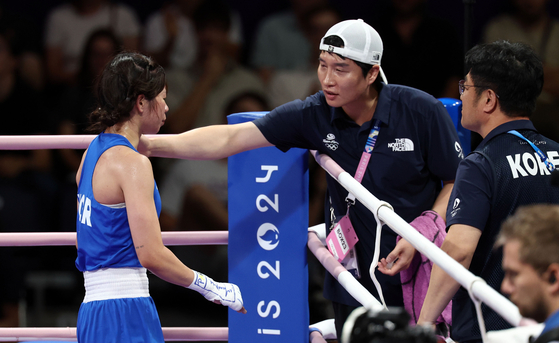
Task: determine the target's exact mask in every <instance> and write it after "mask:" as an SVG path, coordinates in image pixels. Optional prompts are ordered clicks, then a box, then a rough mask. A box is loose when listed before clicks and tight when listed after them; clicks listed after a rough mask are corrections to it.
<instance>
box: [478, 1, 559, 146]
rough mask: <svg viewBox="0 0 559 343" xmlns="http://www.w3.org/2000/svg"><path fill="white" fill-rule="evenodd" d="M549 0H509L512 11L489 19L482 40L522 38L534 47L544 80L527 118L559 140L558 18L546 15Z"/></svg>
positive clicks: (540, 129)
mask: <svg viewBox="0 0 559 343" xmlns="http://www.w3.org/2000/svg"><path fill="white" fill-rule="evenodd" d="M549 2H550V1H549V0H510V3H511V5H512V6H511V9H512V11H511V12H509V13H505V14H502V15H500V16H498V17H497V18H495V19H493V20H492V21H490V22H489V24H488V25H487V27H486V28H485V31H484V38H483V40H484V41H485V42H487V43H489V42H494V41H496V40H501V39H505V40H508V41H511V42H522V43H526V44H528V45H530V46H531V47H532V48H533V49H534V50H535V51H536V53H537V54H538V56H539V57H540V58H541V60H542V62H543V66H544V84H543V91H542V93H541V95H540V96H539V97H538V102H537V106H536V111H535V112H534V114H533V115H532V118H531V120H532V122H533V123H534V126H535V127H536V129H538V131H539V132H540V133H541V134H542V135H544V136H546V137H549V138H551V139H553V140H554V141H556V142H559V21H558V20H557V19H554V18H552V17H550V15H549V13H548V11H547V5H548V4H549Z"/></svg>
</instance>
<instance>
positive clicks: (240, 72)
mask: <svg viewBox="0 0 559 343" xmlns="http://www.w3.org/2000/svg"><path fill="white" fill-rule="evenodd" d="M194 25H195V27H196V36H197V43H198V55H197V60H196V63H195V64H194V65H193V66H192V68H190V69H188V70H182V69H173V70H169V71H168V73H167V82H168V84H169V94H168V97H167V102H168V104H169V108H172V109H173V110H172V111H171V112H170V113H169V116H168V119H167V122H166V125H165V126H164V127H163V129H164V130H165V131H166V132H169V133H179V132H182V131H185V130H189V129H191V128H193V127H199V126H205V125H211V124H217V123H221V122H222V116H223V113H224V112H225V107H226V106H227V104H228V103H229V102H230V101H231V100H232V99H233V98H235V97H236V96H238V95H240V94H242V93H245V92H254V93H257V94H261V95H262V96H265V91H264V86H263V84H262V82H261V81H260V79H259V78H258V76H256V75H255V74H253V73H252V72H251V71H250V70H248V69H246V68H244V67H242V66H240V65H239V64H238V63H237V61H236V60H235V59H233V58H232V57H231V55H230V54H229V53H228V48H229V46H230V40H229V37H230V36H229V32H230V31H229V30H230V28H231V14H230V10H229V8H228V6H227V5H226V4H225V3H224V2H223V1H221V0H208V1H205V2H204V3H203V4H202V5H201V6H200V7H199V8H198V9H197V10H196V12H195V14H194Z"/></svg>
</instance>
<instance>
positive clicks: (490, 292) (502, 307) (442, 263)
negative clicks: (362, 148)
mask: <svg viewBox="0 0 559 343" xmlns="http://www.w3.org/2000/svg"><path fill="white" fill-rule="evenodd" d="M311 153H312V154H313V156H314V157H315V159H316V161H317V162H318V164H320V165H321V166H322V168H324V169H325V170H326V171H327V172H328V173H329V174H330V175H331V176H332V177H333V178H334V179H336V180H337V181H338V182H339V183H340V185H342V186H343V187H344V188H345V189H346V190H347V191H348V192H350V193H352V194H354V195H355V197H356V198H357V199H358V200H359V201H360V202H361V203H362V204H363V205H364V206H365V207H367V208H368V209H369V210H370V211H371V212H373V213H378V217H379V219H380V220H381V221H382V222H384V223H386V225H388V226H389V227H390V228H391V229H392V230H394V232H396V233H397V234H399V235H400V236H401V237H402V238H404V239H405V240H406V241H408V242H409V243H410V244H412V245H413V246H414V247H415V248H416V249H417V250H418V251H420V252H421V253H422V254H423V255H425V256H426V257H427V258H428V259H430V260H431V261H433V263H435V264H437V265H438V266H439V267H440V268H441V269H443V270H444V271H445V272H446V273H447V274H448V275H450V276H451V277H452V278H453V279H455V280H456V281H457V282H458V283H459V284H460V285H462V286H463V287H464V288H466V289H470V288H471V293H472V294H473V295H474V296H475V297H476V298H477V299H479V300H481V301H482V302H483V303H485V304H486V305H487V306H489V307H490V308H492V309H493V310H494V311H495V312H497V313H498V314H499V315H500V316H501V317H503V318H504V319H505V320H506V321H508V322H509V323H510V324H512V325H513V326H518V325H519V324H520V323H521V320H522V316H521V315H520V312H519V311H518V307H516V305H514V304H513V303H512V302H510V301H509V300H508V299H507V298H505V297H504V296H503V295H501V294H500V293H499V292H497V291H496V290H495V289H493V288H492V287H490V286H489V285H487V284H486V283H481V282H476V283H474V281H476V280H477V276H475V275H474V274H472V273H471V272H470V271H469V270H467V269H466V268H464V266H462V265H461V264H460V263H458V262H456V261H455V260H454V259H453V258H451V257H450V256H448V255H447V254H446V253H445V252H444V251H442V250H441V249H440V248H438V247H437V246H436V245H435V244H434V243H432V242H430V241H429V240H428V239H427V238H425V237H424V236H423V235H421V234H420V233H419V232H418V231H417V230H415V229H414V228H413V227H411V225H409V224H408V223H407V222H406V221H405V220H403V219H402V218H401V217H400V216H398V215H397V214H396V213H394V211H392V210H390V209H389V208H387V207H386V206H383V202H381V201H379V200H378V199H377V198H376V197H375V196H374V195H372V194H371V193H370V192H369V191H368V190H367V189H366V188H365V187H363V185H361V184H360V183H359V182H357V181H356V180H355V179H354V178H353V177H351V175H349V174H348V173H347V172H345V171H343V169H341V167H340V166H339V165H337V163H336V162H335V161H333V160H332V159H331V158H330V157H328V156H326V155H324V154H319V153H318V152H317V151H311Z"/></svg>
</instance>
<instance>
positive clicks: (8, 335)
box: [0, 327, 229, 342]
mask: <svg viewBox="0 0 559 343" xmlns="http://www.w3.org/2000/svg"><path fill="white" fill-rule="evenodd" d="M228 336H229V328H226V327H225V328H224V327H207V328H173V327H171V328H163V337H164V338H165V341H167V342H172V341H175V342H176V341H227V340H228ZM29 340H36V341H51V340H59V341H76V340H77V336H76V328H0V342H13V341H16V342H21V341H29Z"/></svg>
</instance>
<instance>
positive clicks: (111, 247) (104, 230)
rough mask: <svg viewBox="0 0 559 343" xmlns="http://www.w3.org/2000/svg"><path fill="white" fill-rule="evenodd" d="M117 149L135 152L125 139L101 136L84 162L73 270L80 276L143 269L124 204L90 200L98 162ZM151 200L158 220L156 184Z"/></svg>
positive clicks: (108, 134) (158, 196)
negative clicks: (100, 271) (103, 270)
mask: <svg viewBox="0 0 559 343" xmlns="http://www.w3.org/2000/svg"><path fill="white" fill-rule="evenodd" d="M117 145H125V146H127V147H129V148H130V149H132V150H134V151H136V152H137V150H136V149H135V148H134V147H133V146H132V144H130V142H129V141H128V139H126V138H125V137H124V136H121V135H118V134H112V133H101V134H99V135H98V136H97V137H96V138H95V139H94V140H93V141H92V142H91V144H90V145H89V147H88V149H87V155H86V156H85V160H84V161H83V166H82V171H81V177H80V182H79V185H78V215H77V218H76V231H77V239H78V257H77V258H76V267H77V268H78V270H79V271H82V272H84V271H93V270H97V269H100V268H123V267H138V268H139V267H142V265H141V264H140V261H139V260H138V256H137V255H136V250H135V248H134V243H133V242H132V235H131V233H130V225H129V224H128V216H127V213H126V204H122V206H120V205H116V206H115V205H111V206H108V205H102V204H100V203H98V202H97V201H96V200H95V197H94V196H93V188H92V179H93V172H94V170H95V166H96V165H97V161H98V160H99V157H100V156H101V155H102V154H103V153H104V152H105V151H106V150H107V149H109V148H111V147H113V146H117ZM153 198H154V201H155V208H156V209H157V216H159V214H160V213H161V197H160V195H159V191H158V189H157V184H156V183H155V180H154V190H153Z"/></svg>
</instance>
